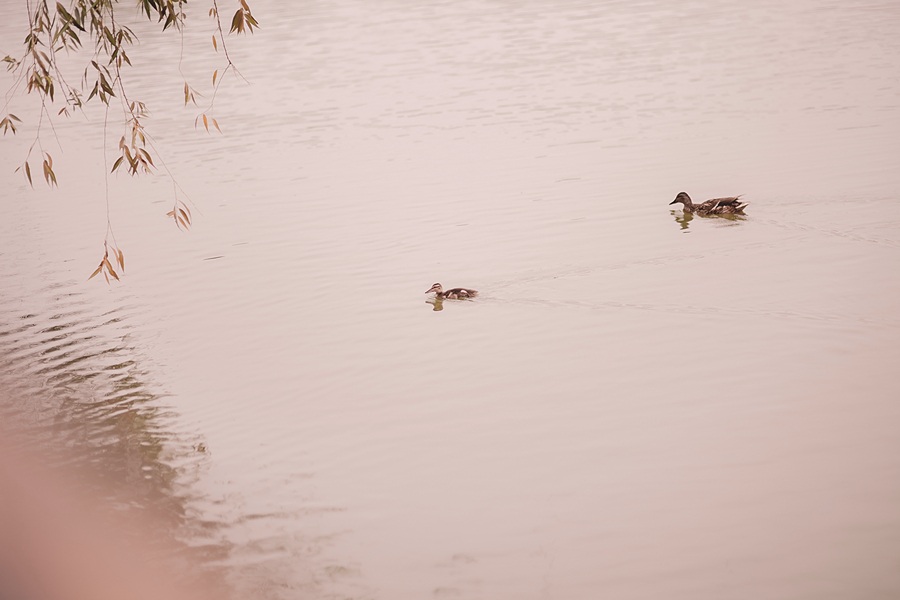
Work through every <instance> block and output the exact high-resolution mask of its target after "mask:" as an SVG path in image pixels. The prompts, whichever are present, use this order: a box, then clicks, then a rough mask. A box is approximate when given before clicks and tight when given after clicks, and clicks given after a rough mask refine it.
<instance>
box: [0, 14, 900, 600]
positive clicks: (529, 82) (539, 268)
mask: <svg viewBox="0 0 900 600" xmlns="http://www.w3.org/2000/svg"><path fill="white" fill-rule="evenodd" d="M201 4H202V3H201ZM251 4H252V7H253V9H254V14H255V15H256V16H257V18H258V19H259V20H260V22H261V23H262V25H263V29H261V30H260V31H259V32H258V33H257V34H255V35H254V36H253V37H252V38H241V39H234V40H231V44H232V46H231V48H230V49H229V50H230V52H231V53H232V54H233V58H234V60H235V61H236V62H237V64H238V66H239V68H240V69H241V72H242V73H243V74H244V75H245V76H246V77H247V79H248V80H249V82H250V83H249V85H248V84H245V83H243V82H240V81H238V80H236V79H228V80H226V85H225V86H224V88H223V90H222V91H221V92H220V94H219V96H218V97H217V99H216V106H215V111H214V114H215V116H216V117H217V118H218V120H219V122H220V124H221V125H222V128H223V130H224V132H225V133H224V135H222V136H219V135H211V136H210V135H207V134H206V133H205V132H196V131H195V130H194V128H193V121H194V118H195V117H196V115H197V110H196V109H186V108H182V107H180V100H179V98H180V96H181V94H182V93H183V92H182V86H183V80H182V78H181V76H180V75H179V73H178V70H177V67H176V66H175V62H177V57H178V51H179V50H178V44H177V43H173V42H172V38H170V37H168V36H164V37H163V38H162V40H163V42H164V45H163V46H162V47H158V46H155V45H153V44H154V43H155V42H156V41H158V40H159V39H160V38H159V36H158V35H157V34H156V33H154V31H153V30H152V28H147V27H146V26H143V25H140V26H139V27H138V29H139V31H142V32H144V33H143V35H142V39H143V43H144V46H143V47H142V48H139V49H136V50H135V51H134V52H133V54H132V57H133V58H139V59H141V60H143V61H144V62H142V63H139V64H136V67H135V69H134V72H133V75H134V81H133V84H132V85H133V91H132V94H133V96H134V97H137V98H140V99H143V100H145V101H146V102H148V103H149V104H150V107H151V110H152V111H153V113H154V116H153V118H152V119H151V120H150V121H149V122H148V126H149V128H150V133H151V134H152V135H154V139H155V140H156V144H157V147H158V148H159V150H160V151H161V152H162V155H163V158H164V160H165V161H166V163H167V165H168V167H169V168H170V169H171V170H172V172H173V173H174V174H175V176H176V178H177V180H178V182H179V184H180V185H181V187H182V188H184V190H185V191H186V192H187V194H188V196H189V200H190V202H191V204H190V205H191V206H192V210H194V214H195V226H194V227H193V230H192V231H191V232H190V233H183V232H179V231H177V230H176V229H175V228H174V227H173V226H172V224H171V223H170V222H168V221H166V219H165V217H164V215H165V212H166V211H167V210H169V208H170V205H171V203H172V198H173V196H172V184H171V182H170V181H169V180H167V179H166V178H165V177H162V176H160V177H156V178H144V179H140V180H137V181H134V180H131V179H129V178H126V177H121V176H120V177H118V178H116V177H113V178H112V179H111V181H110V194H111V209H110V211H111V219H112V224H113V228H114V231H115V235H116V238H117V240H118V242H119V244H120V246H121V247H122V248H123V249H124V251H125V255H126V261H127V264H128V274H127V276H126V277H125V279H124V281H123V282H122V283H121V284H116V285H113V286H110V287H107V286H106V285H105V283H102V282H100V283H98V282H96V280H94V281H90V282H87V283H86V282H85V279H86V278H87V276H88V275H89V274H90V272H91V271H92V270H93V268H94V266H95V265H96V262H97V261H98V260H99V258H100V256H101V255H102V240H103V233H104V230H105V227H106V206H105V202H104V199H103V158H102V153H101V148H102V127H101V125H100V124H102V120H103V117H102V113H98V112H89V113H88V115H87V117H86V119H87V122H85V119H73V120H72V121H69V122H62V123H59V124H57V131H58V135H59V144H60V145H61V146H62V150H61V151H60V150H59V148H58V147H55V146H53V150H52V151H53V152H54V154H55V168H56V170H57V175H58V177H59V180H60V189H59V190H56V191H52V192H50V191H47V190H46V189H44V188H43V187H42V186H37V189H36V190H35V191H31V190H29V189H27V188H26V186H25V185H24V184H23V181H22V178H21V176H20V175H19V174H14V173H12V169H13V168H14V166H15V165H16V164H18V162H19V161H20V160H21V158H22V156H23V155H24V152H25V150H26V149H27V145H28V144H29V143H30V139H29V138H28V137H27V134H26V135H20V136H19V137H18V138H15V139H14V140H10V139H9V138H6V139H4V141H3V145H2V147H0V159H2V166H3V168H2V171H0V187H2V189H3V190H4V191H3V200H4V201H3V213H4V214H3V218H2V219H0V278H2V282H3V283H2V288H0V372H2V376H0V385H2V390H3V394H4V396H5V398H6V399H7V400H6V404H7V408H6V410H7V413H9V414H13V415H14V416H15V418H16V419H17V420H18V421H22V422H25V423H28V424H29V425H28V426H29V427H36V428H37V429H36V434H35V435H36V436H38V437H36V438H35V439H39V440H41V444H43V445H45V446H46V447H49V448H53V449H54V451H56V453H57V454H58V455H59V458H58V459H57V460H68V461H75V462H78V461H82V462H93V463H95V464H97V465H98V466H99V470H100V471H101V472H103V473H106V474H107V475H108V476H109V479H110V480H112V481H113V482H114V484H115V486H116V488H117V489H119V490H123V491H122V493H126V492H127V493H138V494H139V495H141V496H142V497H145V498H147V499H149V500H152V502H153V503H164V504H165V505H166V506H168V507H170V509H171V512H172V513H173V514H178V515H180V516H179V518H178V519H175V520H174V521H173V523H172V524H171V528H172V534H171V536H172V537H173V538H174V539H177V540H178V541H179V543H181V544H183V545H184V546H185V547H187V548H192V549H195V550H197V551H198V552H199V553H200V554H201V555H202V557H203V560H204V561H205V564H206V565H207V566H208V567H209V568H211V569H215V570H217V571H218V572H221V573H222V576H223V577H224V578H225V579H226V581H227V583H228V585H229V586H230V587H231V588H232V589H233V590H234V591H235V597H257V598H266V599H267V598H279V599H280V598H377V599H395V598H427V597H436V598H456V597H458V598H566V599H571V598H585V599H587V598H597V597H609V598H661V597H665V598H685V599H697V598H709V599H721V598H750V597H752V598H792V599H794V598H815V599H817V600H818V599H822V598H848V597H857V598H863V597H864V598H895V597H897V596H898V595H900V569H898V565H900V509H898V507H900V402H898V398H900V380H898V378H897V375H896V369H897V367H896V365H897V360H898V358H900V311H898V308H897V307H898V306H900V304H898V300H900V269H898V265H900V169H898V157H900V69H898V68H897V67H898V64H897V57H898V56H900V38H898V37H897V35H896V33H897V31H898V28H900V7H898V6H897V5H896V4H895V3H889V2H860V3H853V4H852V5H847V3H831V2H829V3H823V2H805V1H804V2H794V3H790V4H788V5H785V4H784V3H781V2H762V3H756V4H754V5H753V6H752V7H751V6H749V5H747V3H745V2H727V3H704V2H684V3H680V4H679V5H677V6H675V5H671V4H670V3H665V2H656V1H650V2H611V3H580V2H564V3H548V2H491V1H488V0H464V1H462V2H431V3H413V2H404V1H400V0H396V1H388V2H379V3H362V2H344V1H336V2H311V3H299V4H298V3H277V2H271V1H268V0H256V1H255V2H252V3H251ZM4 8H6V9H7V10H6V13H7V14H18V12H20V10H21V7H20V3H18V2H12V1H7V2H5V3H4ZM193 11H194V12H192V13H191V14H190V23H191V24H192V27H194V30H193V32H192V33H191V32H189V33H188V35H187V36H186V39H185V47H186V53H187V54H186V56H185V57H184V64H183V66H182V69H183V71H184V73H185V74H186V75H187V77H189V78H190V80H191V81H192V84H193V85H195V87H197V88H198V89H200V90H201V91H204V90H205V88H206V85H205V84H204V82H208V81H209V79H210V77H211V74H212V70H213V69H215V68H219V69H221V68H222V64H221V63H218V62H216V56H214V55H213V54H212V51H211V48H209V41H208V38H209V32H208V31H207V29H210V28H211V27H210V26H209V24H208V23H207V21H206V20H205V13H206V7H205V6H199V7H194V8H193ZM195 13H196V14H195ZM21 23H22V21H21V19H20V20H18V21H16V20H14V19H13V18H11V17H10V18H9V19H6V20H5V21H4V23H3V24H2V26H0V36H2V41H3V44H2V46H3V47H2V48H0V50H2V51H3V54H6V53H11V52H13V51H14V50H15V44H16V43H17V42H18V40H19V39H20V38H21V35H22V33H21V31H22V25H21ZM165 40H169V41H168V42H166V41H165ZM157 57H158V59H159V61H160V62H159V63H158V64H152V63H149V62H148V61H149V60H151V59H155V58H157ZM136 62H137V61H136ZM4 85H7V84H6V83H5V84H4ZM16 102H18V101H16ZM16 102H14V103H13V105H12V106H13V107H16V106H18V105H17V104H16ZM18 112H20V113H22V114H25V113H27V111H26V110H25V109H21V110H19V111H18ZM117 127H118V125H113V124H112V123H111V125H110V129H111V131H112V132H113V133H111V134H110V135H111V136H115V137H117V136H118V135H120V133H118V129H117ZM50 143H53V144H55V142H52V139H51V140H50ZM48 145H49V143H48ZM110 145H111V146H112V145H113V144H110ZM110 160H112V159H110ZM681 190H686V191H688V192H689V193H690V194H691V195H692V196H693V197H694V198H695V199H696V200H704V199H706V198H710V197H714V196H721V195H734V194H744V197H745V199H746V200H748V201H749V202H750V203H751V204H750V207H749V209H748V211H747V212H748V216H747V217H746V218H745V219H741V220H734V221H729V220H725V219H703V218H699V217H697V218H693V219H689V218H685V216H684V215H683V214H682V212H681V211H680V210H672V208H674V207H670V206H668V202H669V201H671V199H672V198H673V197H674V196H675V194H676V193H677V192H679V191H681ZM434 281H440V282H442V283H443V284H444V285H445V286H470V287H474V288H477V289H479V290H482V296H481V297H480V298H479V299H478V300H477V301H472V302H451V301H447V302H444V303H443V305H442V306H435V305H434V304H429V303H427V302H426V297H425V296H424V295H423V292H424V290H425V289H427V288H428V287H429V286H430V285H431V284H432V283H433V282H434ZM437 308H442V310H439V311H438V310H435V309H437ZM18 421H17V422H18ZM24 426H25V425H23V427H24ZM135 490H137V491H136V492H135ZM133 510H137V509H133Z"/></svg>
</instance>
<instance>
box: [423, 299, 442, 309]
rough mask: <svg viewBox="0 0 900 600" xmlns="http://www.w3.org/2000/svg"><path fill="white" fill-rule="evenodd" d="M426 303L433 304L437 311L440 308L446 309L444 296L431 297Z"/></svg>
mask: <svg viewBox="0 0 900 600" xmlns="http://www.w3.org/2000/svg"><path fill="white" fill-rule="evenodd" d="M425 304H430V305H431V306H432V309H431V310H433V311H435V312H437V311H439V310H444V299H443V298H429V299H428V300H426V301H425Z"/></svg>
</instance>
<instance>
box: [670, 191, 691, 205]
mask: <svg viewBox="0 0 900 600" xmlns="http://www.w3.org/2000/svg"><path fill="white" fill-rule="evenodd" d="M679 202H681V203H682V204H684V205H685V206H687V207H691V206H693V205H694V203H693V202H691V197H690V196H688V194H687V192H678V195H677V196H675V199H674V200H672V201H671V202H669V206H672V205H673V204H678V203H679Z"/></svg>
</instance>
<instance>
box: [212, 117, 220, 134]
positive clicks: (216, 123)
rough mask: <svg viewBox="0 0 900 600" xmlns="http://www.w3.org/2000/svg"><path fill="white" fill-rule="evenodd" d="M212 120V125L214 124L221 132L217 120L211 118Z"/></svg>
mask: <svg viewBox="0 0 900 600" xmlns="http://www.w3.org/2000/svg"><path fill="white" fill-rule="evenodd" d="M212 122H213V125H215V126H216V129H218V130H219V133H222V130H221V129H219V122H218V121H216V120H215V119H213V120H212Z"/></svg>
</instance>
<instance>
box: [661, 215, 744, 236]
mask: <svg viewBox="0 0 900 600" xmlns="http://www.w3.org/2000/svg"><path fill="white" fill-rule="evenodd" d="M669 214H671V215H672V218H674V219H675V222H676V223H678V225H679V226H680V227H681V231H682V232H684V233H689V227H690V223H691V221H693V220H694V219H695V218H698V219H709V220H711V221H716V222H718V224H719V226H720V227H731V226H734V225H738V224H740V223H741V222H743V221H746V220H747V217H746V215H696V214H694V213H689V212H681V211H680V210H670V211H669Z"/></svg>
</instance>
